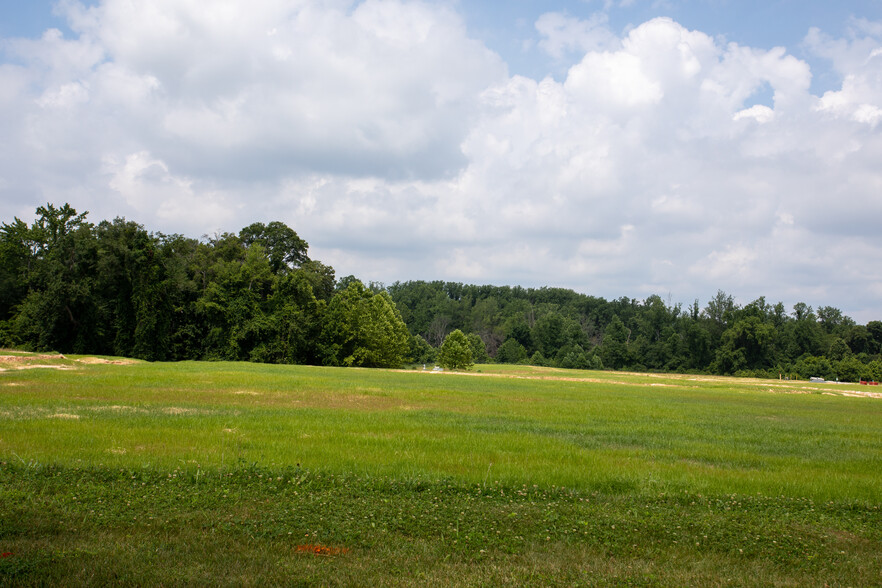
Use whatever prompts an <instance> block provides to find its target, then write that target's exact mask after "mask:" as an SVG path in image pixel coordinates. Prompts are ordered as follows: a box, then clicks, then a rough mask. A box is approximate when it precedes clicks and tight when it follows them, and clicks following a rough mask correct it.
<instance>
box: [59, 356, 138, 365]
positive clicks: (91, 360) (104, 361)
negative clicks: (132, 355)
mask: <svg viewBox="0 0 882 588" xmlns="http://www.w3.org/2000/svg"><path fill="white" fill-rule="evenodd" d="M74 361H78V362H80V363H85V364H111V365H132V364H133V363H137V362H136V361H135V360H134V359H104V358H101V357H81V358H79V359H77V360H74Z"/></svg>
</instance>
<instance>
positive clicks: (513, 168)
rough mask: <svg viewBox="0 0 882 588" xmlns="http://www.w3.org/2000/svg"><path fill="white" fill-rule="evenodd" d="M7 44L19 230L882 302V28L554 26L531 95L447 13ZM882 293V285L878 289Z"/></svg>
mask: <svg viewBox="0 0 882 588" xmlns="http://www.w3.org/2000/svg"><path fill="white" fill-rule="evenodd" d="M58 10H59V11H60V13H61V14H63V15H64V16H65V18H66V19H67V21H68V23H69V26H70V28H71V30H73V31H74V35H73V36H72V37H71V38H65V37H64V36H63V35H62V34H61V33H60V32H59V31H55V30H50V31H47V32H46V33H45V34H43V35H42V36H41V37H40V38H35V39H6V40H3V41H2V45H0V47H2V51H3V55H4V57H5V59H4V61H2V62H0V132H2V133H3V136H4V141H3V142H2V143H0V194H2V199H0V212H2V213H3V218H5V219H9V218H11V217H12V215H18V216H22V217H27V216H29V215H30V214H31V213H32V211H33V209H34V208H35V207H36V206H37V205H39V204H41V203H44V202H46V201H53V202H56V203H61V202H64V201H70V202H71V204H73V205H74V206H75V207H77V208H79V209H81V210H82V209H89V210H91V211H92V212H93V216H95V217H97V218H109V217H113V216H115V215H125V216H127V217H129V218H133V219H135V220H138V221H140V222H143V223H145V224H146V225H147V226H148V227H149V228H152V229H156V230H162V231H165V232H168V231H178V232H183V233H185V234H189V235H192V236H198V235H201V234H203V233H206V232H213V231H215V230H230V231H236V230H238V229H239V228H241V227H242V226H245V225H246V224H248V223H250V222H252V221H254V220H263V221H268V220H282V221H284V222H287V223H288V224H290V225H291V226H292V227H293V228H294V229H295V230H297V231H298V232H299V233H300V234H301V236H303V237H304V238H305V239H307V240H308V241H309V242H310V244H311V245H312V250H311V254H312V255H314V256H316V257H318V258H320V259H322V260H323V261H325V262H328V263H331V264H332V265H334V267H335V268H337V270H338V272H339V273H340V274H341V275H345V274H350V273H353V274H356V275H358V276H360V277H362V278H364V279H374V280H385V281H391V280H395V279H412V278H414V279H415V278H427V279H436V278H440V279H452V280H463V281H469V282H489V283H519V284H522V285H527V286H530V285H533V286H541V285H553V286H565V287H573V288H577V289H579V290H582V291H584V292H588V293H592V294H596V295H603V296H608V297H618V296H621V295H627V296H634V297H643V296H646V295H649V294H654V293H661V294H665V295H666V294H668V293H670V294H671V295H672V296H673V298H674V299H675V300H682V301H684V302H689V301H691V300H692V299H693V298H702V299H704V300H706V299H707V298H708V297H709V296H711V295H712V294H713V293H714V292H716V290H717V289H718V288H722V289H725V290H727V291H729V292H732V293H733V294H735V295H736V296H738V297H739V298H740V299H741V300H742V302H747V301H749V300H751V299H753V298H755V297H757V296H759V295H766V296H767V298H769V299H773V300H778V299H781V300H784V301H785V302H787V303H790V304H792V303H793V302H796V301H798V300H805V301H807V302H809V303H815V304H831V305H836V306H840V307H841V308H843V310H845V311H846V312H849V313H851V314H853V315H854V316H855V318H858V319H862V320H869V319H872V318H880V315H882V307H880V306H879V305H878V302H877V300H878V295H877V294H874V293H873V292H874V288H875V289H876V290H878V289H879V288H882V285H880V284H874V283H870V282H868V281H867V277H866V275H865V274H866V270H867V268H872V267H874V266H875V264H876V262H877V260H878V259H879V258H880V256H882V243H880V241H879V237H878V229H877V228H876V227H875V226H874V225H872V223H870V222H868V221H867V219H872V218H879V217H880V213H882V199H880V198H879V197H878V195H879V194H880V193H882V192H880V189H882V172H880V171H879V169H878V168H879V166H878V162H879V161H880V160H882V140H880V135H879V132H880V128H882V127H880V122H882V42H880V39H882V35H880V28H882V27H880V26H879V25H878V24H875V23H869V22H864V21H853V22H852V26H851V30H850V31H849V33H848V34H847V35H846V38H844V39H837V38H833V37H830V36H829V35H827V34H825V33H824V32H823V31H821V30H814V29H813V30H811V31H809V32H808V34H807V37H806V41H805V47H806V48H807V50H808V51H810V52H811V53H812V54H813V55H816V56H818V57H820V58H823V59H826V60H829V61H830V63H832V64H833V66H834V68H835V70H836V71H837V72H838V74H839V75H840V76H841V83H840V84H839V85H838V87H836V88H835V89H832V90H830V91H828V92H826V93H824V94H823V95H820V96H817V95H814V94H812V91H811V84H812V71H811V68H810V67H809V65H808V64H807V63H806V62H805V61H802V60H800V59H797V58H796V57H794V56H793V55H791V54H789V53H788V52H787V51H786V50H785V49H783V48H772V49H757V48H753V47H748V46H743V45H739V44H737V43H735V42H732V43H728V44H726V43H722V42H720V41H719V40H718V39H716V38H714V37H713V36H711V35H709V34H706V33H704V32H702V31H695V30H689V29H687V28H685V27H683V26H681V25H680V24H679V23H677V22H675V21H673V20H671V19H667V18H657V19H653V20H650V21H648V22H645V23H643V24H640V25H639V26H635V27H633V28H631V29H630V30H628V31H627V33H626V34H621V35H620V34H617V33H615V32H614V31H611V30H610V29H609V25H608V23H607V21H606V19H605V18H604V17H603V16H594V17H591V18H589V19H587V20H579V19H576V18H574V17H572V16H569V15H564V14H557V13H548V14H545V15H543V16H542V17H540V18H539V19H538V21H537V22H536V24H535V26H536V31H537V34H538V35H539V37H540V39H539V43H538V45H537V46H538V48H539V49H540V50H541V51H544V52H545V53H547V54H548V55H550V56H552V57H553V58H554V59H556V60H559V61H561V62H562V61H565V60H569V64H570V66H569V67H568V69H567V71H566V74H565V75H563V76H561V77H560V78H559V79H555V78H553V77H551V76H549V77H547V78H545V79H541V80H539V79H531V78H527V77H523V76H517V75H515V76H510V75H508V73H507V68H506V65H505V63H504V62H503V60H502V59H501V58H500V57H499V56H498V55H496V54H495V53H493V52H492V51H490V50H489V49H488V48H487V47H486V46H485V45H484V44H483V43H482V42H480V41H479V40H476V39H474V38H471V37H470V36H469V34H468V32H467V28H466V26H465V23H464V22H463V20H462V18H461V17H460V16H459V15H458V14H457V13H456V12H455V11H454V10H453V8H451V7H449V6H447V5H445V4H443V3H427V2H420V1H416V0H364V1H361V2H357V1H355V0H297V1H295V2H291V1H290V0H268V1H265V2H260V3H257V4H255V3H246V2H245V1H244V0H228V1H226V2H223V3H219V4H217V5H213V6H212V7H211V9H206V7H205V6H204V3H199V2H195V1H191V0H156V1H154V2H147V3H144V2H141V3H138V2H131V1H129V0H103V1H102V2H100V3H98V4H97V5H95V6H91V7H84V6H83V5H81V4H79V3H78V2H75V1H73V0H64V1H63V2H61V3H60V4H59V5H58ZM864 293H865V294H864Z"/></svg>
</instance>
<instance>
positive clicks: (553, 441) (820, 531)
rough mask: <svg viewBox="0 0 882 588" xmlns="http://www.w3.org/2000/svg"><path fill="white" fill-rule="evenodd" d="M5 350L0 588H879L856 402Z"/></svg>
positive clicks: (746, 390) (625, 383) (866, 401)
mask: <svg viewBox="0 0 882 588" xmlns="http://www.w3.org/2000/svg"><path fill="white" fill-rule="evenodd" d="M3 355H4V356H5V357H6V358H14V359H5V358H4V359H0V368H2V369H3V370H4V371H2V372H0V499H2V501H3V504H4V505H9V508H5V509H2V511H0V552H2V553H3V554H4V555H5V557H2V558H0V584H28V585H30V584H39V583H48V584H58V583H61V584H66V585H72V584H74V585H75V584H96V583H97V584H107V583H133V584H157V583H159V584H177V583H185V582H197V583H212V584H217V583H220V584H223V583H229V584H236V585H240V584H258V583H275V584H292V583H293V584H304V585H311V584H320V585H364V584H366V583H370V584H374V585H378V586H392V585H395V586H398V585H426V584H437V585H451V586H459V585H476V584H480V585H542V586H545V585H561V586H573V585H618V584H626V585H627V584H630V585H646V586H653V585H658V586H668V585H729V584H734V585H764V586H765V585H781V586H795V585H799V586H803V585H817V586H822V585H824V584H828V585H878V584H882V513H880V510H879V509H880V503H882V500H880V498H882V490H880V489H882V399H879V398H878V397H871V394H868V392H867V391H866V390H862V389H861V388H860V387H859V386H849V385H835V386H834V385H830V384H827V385H824V384H817V385H816V384H810V383H806V382H780V381H771V380H745V379H735V378H714V377H706V376H682V375H659V374H627V373H621V372H580V371H571V370H550V369H541V368H530V367H525V366H478V367H477V369H476V370H474V371H472V372H469V373H450V372H445V373H442V374H436V373H429V372H426V373H423V372H421V371H419V370H416V371H413V370H404V371H385V370H363V369H333V368H317V367H305V366H271V365H256V364H234V363H195V362H183V363H177V364H149V363H143V362H129V361H127V360H118V359H116V358H98V359H100V361H95V359H90V358H83V357H77V356H68V357H60V356H55V357H46V356H42V357H41V356H37V355H27V354H20V353H16V354H11V353H5V352H4V353H3ZM19 358H21V359H19ZM25 366H39V367H32V368H31V369H17V368H20V367H25ZM49 366H54V367H49ZM57 366H62V367H64V368H65V369H64V370H59V369H57Z"/></svg>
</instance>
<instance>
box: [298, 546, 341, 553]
mask: <svg viewBox="0 0 882 588" xmlns="http://www.w3.org/2000/svg"><path fill="white" fill-rule="evenodd" d="M297 551H298V552H299V553H311V554H313V555H340V554H343V553H347V552H348V551H349V550H348V549H346V548H345V547H328V546H327V545H298V546H297Z"/></svg>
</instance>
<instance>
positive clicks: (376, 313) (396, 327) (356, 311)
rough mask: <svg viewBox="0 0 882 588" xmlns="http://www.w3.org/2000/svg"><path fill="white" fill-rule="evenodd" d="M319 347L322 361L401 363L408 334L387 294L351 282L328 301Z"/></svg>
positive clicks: (361, 364) (356, 364) (383, 365)
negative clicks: (374, 291)
mask: <svg viewBox="0 0 882 588" xmlns="http://www.w3.org/2000/svg"><path fill="white" fill-rule="evenodd" d="M320 347H321V349H320V355H321V357H322V361H323V363H324V364H325V365H344V366H363V367H400V366H401V365H403V364H404V361H405V359H406V358H407V354H408V350H409V334H408V332H407V327H406V326H405V324H404V321H403V320H401V315H399V314H398V311H397V310H396V308H395V305H394V304H393V303H392V301H391V299H390V298H389V295H388V294H386V293H385V292H380V293H378V294H374V293H373V292H371V291H370V290H368V289H367V288H365V287H364V285H363V284H362V283H361V282H353V283H351V284H350V285H349V286H348V287H347V288H346V289H345V290H343V291H342V292H338V293H337V294H335V295H334V297H333V298H332V299H331V301H330V303H328V308H327V310H326V311H325V313H324V317H323V328H322V333H321V336H320Z"/></svg>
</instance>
